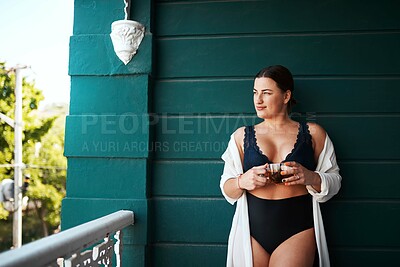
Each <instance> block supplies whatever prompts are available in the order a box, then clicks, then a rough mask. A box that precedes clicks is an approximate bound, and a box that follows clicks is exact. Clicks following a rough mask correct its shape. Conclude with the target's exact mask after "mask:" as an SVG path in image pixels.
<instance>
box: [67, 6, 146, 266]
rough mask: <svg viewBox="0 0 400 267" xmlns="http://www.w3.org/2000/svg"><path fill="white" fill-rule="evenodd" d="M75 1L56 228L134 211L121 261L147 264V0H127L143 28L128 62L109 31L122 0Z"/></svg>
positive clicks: (119, 14) (120, 11)
mask: <svg viewBox="0 0 400 267" xmlns="http://www.w3.org/2000/svg"><path fill="white" fill-rule="evenodd" d="M74 3H75V6H74V27H73V36H71V39H70V62H69V74H70V76H71V102H70V114H69V115H68V117H67V121H66V135H65V155H66V156H67V158H68V175H67V196H66V198H65V199H64V200H63V205H62V229H67V228H70V227H73V226H75V225H78V224H81V223H83V222H86V221H89V220H92V219H95V218H98V217H101V216H104V215H106V214H109V213H111V212H114V211H117V210H121V209H128V210H133V211H134V213H135V225H134V226H132V227H128V228H127V229H126V230H125V231H124V238H123V243H124V248H123V265H124V266H148V265H149V264H150V260H149V256H148V247H147V244H148V239H149V236H148V233H149V231H148V217H149V213H150V212H149V210H150V206H151V203H150V201H149V187H148V173H149V153H148V150H147V149H143V145H147V144H148V143H149V138H150V135H149V106H148V102H149V101H148V98H149V91H150V88H151V83H152V78H151V72H152V68H153V67H152V66H153V65H152V62H153V59H152V56H153V46H152V44H153V38H152V29H151V2H150V1H147V0H134V1H132V4H133V6H134V7H135V8H134V9H132V11H131V16H132V18H133V19H135V20H138V21H140V22H141V23H142V24H143V25H144V26H145V27H146V34H145V37H144V39H143V41H142V44H141V45H140V47H139V50H138V52H137V54H136V55H135V57H134V59H133V60H132V61H131V62H130V63H129V64H128V65H126V66H125V65H124V64H123V63H122V62H121V61H120V60H119V59H118V58H117V56H116V55H115V53H114V50H113V46H112V43H111V39H110V36H109V34H110V31H111V23H112V22H113V21H115V20H120V19H123V18H124V11H123V8H124V3H123V1H122V0H121V1H109V0H94V1H85V0H75V2H74Z"/></svg>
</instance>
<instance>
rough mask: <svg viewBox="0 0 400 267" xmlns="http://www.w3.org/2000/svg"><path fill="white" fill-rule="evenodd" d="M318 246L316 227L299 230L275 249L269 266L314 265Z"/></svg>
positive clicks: (310, 266)
mask: <svg viewBox="0 0 400 267" xmlns="http://www.w3.org/2000/svg"><path fill="white" fill-rule="evenodd" d="M316 247H317V245H316V243H315V233H314V228H311V229H307V230H304V231H302V232H299V233H297V234H295V235H293V236H291V237H290V238H288V239H286V240H285V241H284V242H283V243H282V244H280V245H279V247H277V248H276V249H275V250H274V252H273V253H272V255H271V257H270V264H269V267H312V266H313V263H314V257H315V250H316ZM253 254H254V252H253Z"/></svg>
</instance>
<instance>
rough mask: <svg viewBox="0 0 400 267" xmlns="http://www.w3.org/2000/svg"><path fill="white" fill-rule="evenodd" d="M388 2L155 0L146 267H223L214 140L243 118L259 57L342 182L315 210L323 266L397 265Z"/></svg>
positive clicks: (399, 19) (397, 21)
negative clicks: (325, 248) (318, 134)
mask: <svg viewBox="0 0 400 267" xmlns="http://www.w3.org/2000/svg"><path fill="white" fill-rule="evenodd" d="M399 8H400V4H398V2H397V1H379V2H376V1H348V0H347V1H344V0H343V1H161V0H160V1H156V3H155V29H154V33H155V51H156V58H155V73H154V77H155V82H154V97H153V98H152V100H153V101H152V105H151V110H152V111H153V112H154V113H155V114H157V115H158V116H159V117H158V119H159V123H157V124H156V125H155V126H154V139H153V141H154V142H159V143H160V144H162V145H163V146H164V149H159V150H157V151H155V153H154V161H153V163H152V166H153V173H152V175H151V184H152V186H151V191H152V198H153V204H154V205H153V207H154V209H153V213H152V216H153V217H152V221H153V223H154V224H153V226H152V227H151V229H153V234H152V238H151V248H152V254H153V255H154V257H153V260H154V261H153V266H224V264H225V253H226V242H227V237H228V232H229V228H230V223H231V219H232V215H233V207H231V206H230V205H229V204H228V203H227V202H225V201H224V200H223V199H222V196H221V194H220V192H219V187H218V183H219V175H220V173H221V171H222V162H221V160H220V156H221V154H222V152H223V151H221V149H220V148H221V147H223V146H224V145H226V142H227V141H228V138H229V135H230V133H231V132H232V131H234V129H236V128H237V127H240V126H242V125H244V124H250V123H253V122H254V121H255V120H256V119H255V117H254V115H255V113H254V110H253V106H252V94H251V91H252V85H253V84H252V83H253V80H252V77H253V76H254V75H255V73H256V72H257V71H258V70H259V69H261V68H262V67H264V66H267V65H272V64H282V65H285V66H287V67H288V68H289V69H290V70H291V71H292V72H293V74H294V77H295V83H296V90H295V96H296V97H297V99H298V100H299V102H300V103H299V105H298V106H296V108H295V110H294V112H295V114H294V117H299V119H302V120H308V121H314V122H317V123H319V124H321V125H322V126H323V127H324V128H325V129H326V130H327V131H328V133H329V135H330V136H331V138H332V139H333V141H334V143H335V145H336V151H337V156H338V160H339V164H340V167H341V169H342V172H341V173H342V175H343V187H342V190H341V191H340V193H339V195H338V196H336V197H335V198H334V199H332V200H331V201H330V202H328V203H326V204H323V205H322V209H323V215H324V218H325V225H326V231H327V239H328V243H329V247H330V253H331V262H332V265H333V266H393V265H394V264H395V263H396V262H398V259H397V257H398V255H399V252H400V241H399V236H400V230H399V227H398V225H399V224H400V202H399V197H400V193H399V192H400V184H399V182H398V181H399V178H400V176H399V174H398V173H397V172H396V171H394V170H396V169H398V168H399V167H400V163H399V159H400V153H399V152H400V141H399V130H400V117H399V114H400V113H399V112H400V107H399V104H398V103H399V100H400V98H399V94H398V92H399V90H400V79H399V74H400V49H399V48H400V31H399V30H400V16H399V13H398V10H399ZM175 144H177V145H176V146H175V147H174V145H175ZM190 144H192V147H191V148H190ZM182 146H183V148H182ZM167 148H168V149H167Z"/></svg>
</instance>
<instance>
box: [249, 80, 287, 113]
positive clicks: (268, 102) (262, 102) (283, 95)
mask: <svg viewBox="0 0 400 267" xmlns="http://www.w3.org/2000/svg"><path fill="white" fill-rule="evenodd" d="M253 95H254V97H253V101H254V107H255V109H256V112H257V116H258V117H259V118H263V119H267V118H273V117H274V116H276V115H278V114H285V113H286V112H287V103H288V102H289V99H290V95H291V92H290V90H287V91H286V92H282V90H281V89H280V88H279V87H278V86H277V84H276V82H275V81H274V80H272V79H271V78H264V77H262V78H256V79H255V80H254V89H253Z"/></svg>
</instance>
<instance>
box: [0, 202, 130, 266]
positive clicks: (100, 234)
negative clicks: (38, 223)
mask: <svg viewBox="0 0 400 267" xmlns="http://www.w3.org/2000/svg"><path fill="white" fill-rule="evenodd" d="M133 223H134V214H133V212H132V211H125V210H121V211H117V212H114V213H112V214H109V215H107V216H104V217H101V218H99V219H96V220H93V221H90V222H87V223H84V224H81V225H78V226H76V227H74V228H71V229H68V230H65V231H61V232H60V233H58V234H54V235H51V236H48V237H45V238H42V239H40V240H37V241H34V242H32V243H29V244H26V245H24V246H22V247H21V248H18V249H14V250H9V251H6V252H3V253H1V254H0V267H28V266H29V267H47V266H51V267H53V266H54V267H55V266H66V267H75V266H76V267H77V266H80V267H83V266H91V267H95V266H113V264H112V258H113V254H114V252H115V255H116V266H121V254H122V231H121V230H122V229H123V228H125V227H127V226H129V225H132V224H133ZM114 233H115V235H114V238H115V242H114V240H113V238H112V235H113V234H114ZM101 240H103V242H101V243H100V244H98V245H95V246H94V247H93V248H92V249H90V250H89V249H88V248H89V247H90V246H92V245H94V244H97V243H98V242H99V241H101ZM83 250H85V251H83ZM82 251H83V252H82Z"/></svg>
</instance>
